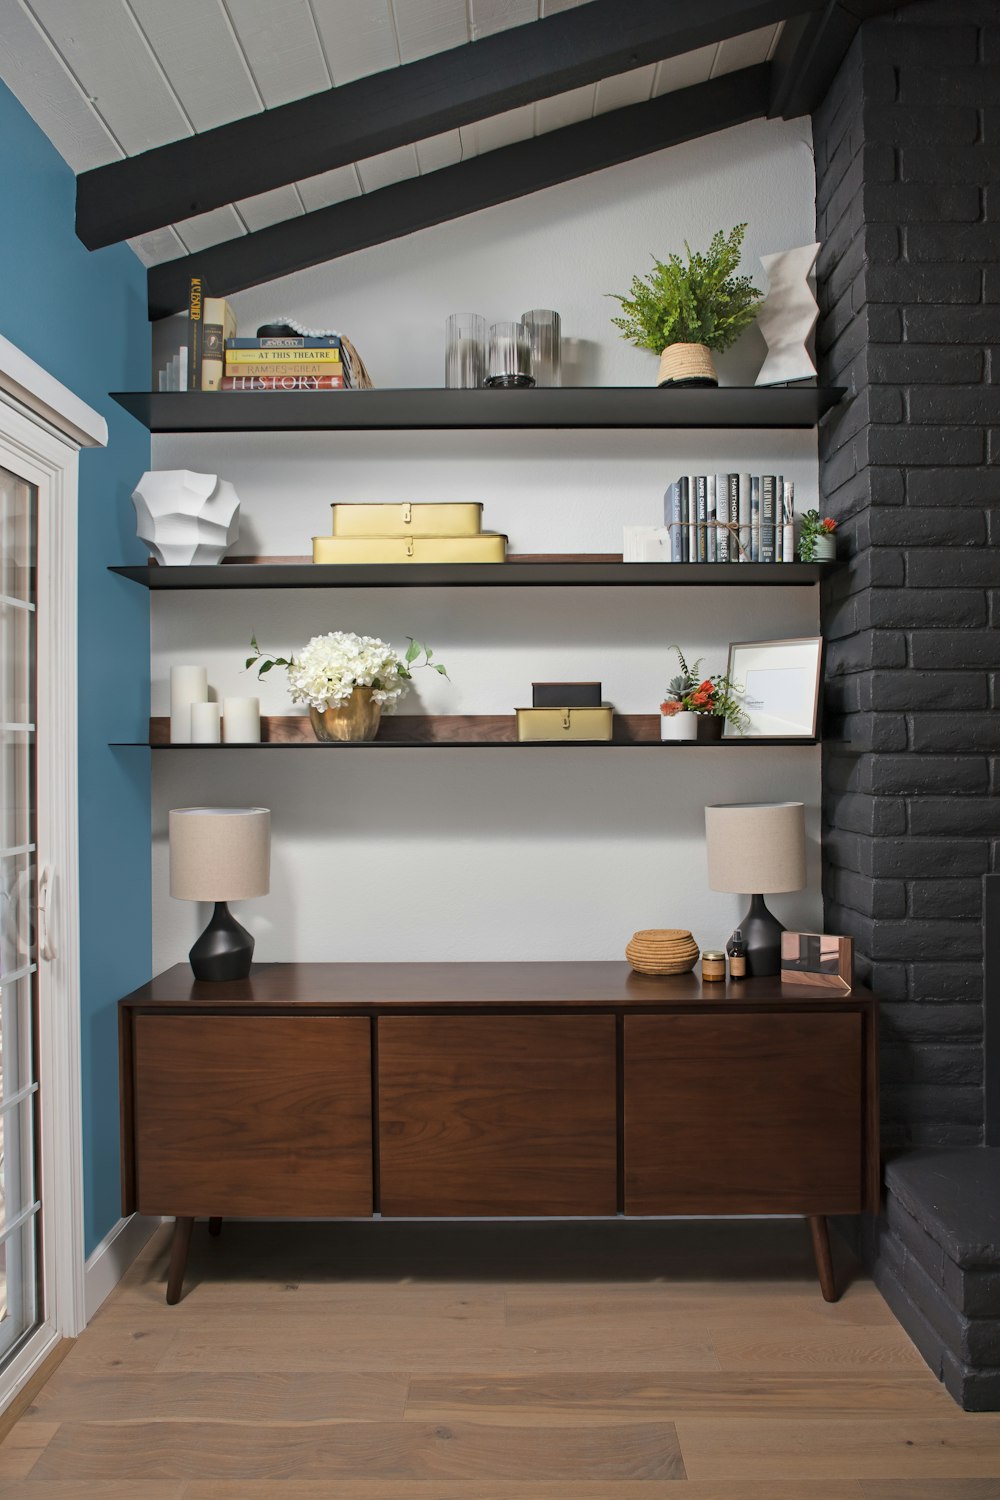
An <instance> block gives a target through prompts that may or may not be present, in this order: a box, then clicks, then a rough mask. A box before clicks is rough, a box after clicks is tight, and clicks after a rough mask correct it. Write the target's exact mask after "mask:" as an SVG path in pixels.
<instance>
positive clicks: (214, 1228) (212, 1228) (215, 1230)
mask: <svg viewBox="0 0 1000 1500" xmlns="http://www.w3.org/2000/svg"><path fill="white" fill-rule="evenodd" d="M208 1232H209V1234H210V1235H211V1236H212V1238H213V1240H214V1239H216V1238H217V1237H218V1236H219V1235H220V1234H221V1233H222V1219H221V1218H218V1219H209V1221H208Z"/></svg>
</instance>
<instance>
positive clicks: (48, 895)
mask: <svg viewBox="0 0 1000 1500" xmlns="http://www.w3.org/2000/svg"><path fill="white" fill-rule="evenodd" d="M51 900H52V866H51V865H44V866H43V867H42V873H41V875H40V876H39V877H38V952H39V954H40V956H41V957H42V958H43V959H44V960H45V962H46V963H51V962H52V960H53V959H54V958H55V956H56V950H55V948H54V947H53V946H52V939H51V937H50V935H49V903H50V902H51Z"/></svg>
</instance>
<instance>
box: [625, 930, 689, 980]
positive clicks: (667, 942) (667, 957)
mask: <svg viewBox="0 0 1000 1500" xmlns="http://www.w3.org/2000/svg"><path fill="white" fill-rule="evenodd" d="M625 957H626V958H627V959H628V961H629V963H630V964H631V966H632V968H633V969H635V970H636V971H637V972H638V973H639V974H687V973H690V971H691V970H692V969H693V968H694V966H695V964H696V963H697V961H698V944H697V943H696V942H695V940H694V938H693V937H692V936H691V934H690V932H688V931H686V929H683V928H677V927H653V928H648V927H647V928H644V929H643V930H642V931H641V932H636V933H633V935H632V940H631V942H630V943H629V944H628V946H627V947H626V949H625Z"/></svg>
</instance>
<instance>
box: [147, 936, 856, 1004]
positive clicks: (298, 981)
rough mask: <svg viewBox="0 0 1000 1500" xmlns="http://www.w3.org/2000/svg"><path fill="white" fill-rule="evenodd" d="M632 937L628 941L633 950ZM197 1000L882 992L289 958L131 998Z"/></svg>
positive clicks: (773, 982) (827, 999)
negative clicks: (239, 975)
mask: <svg viewBox="0 0 1000 1500" xmlns="http://www.w3.org/2000/svg"><path fill="white" fill-rule="evenodd" d="M624 943H625V936H623V938H622V946H623V949H624ZM178 1003H179V1004H180V1005H181V1006H182V1007H184V1008H188V1007H190V1005H191V1004H192V1003H195V1004H197V1005H201V1006H203V1007H205V1008H206V1009H210V1010H213V1011H215V1010H227V1009H229V1008H231V1007H237V1008H239V1007H246V1006H248V1005H249V1006H253V1007H257V1006H264V1005H267V1006H272V1007H275V1008H278V1007H281V1006H292V1007H299V1008H306V1007H311V1006H321V1005H323V1006H328V1007H329V1008H330V1009H334V1010H363V1011H373V1010H375V1011H378V1010H382V1009H396V1008H398V1009H401V1010H406V1011H410V1010H416V1009H418V1008H422V1007H427V1008H435V1009H439V1008H443V1009H459V1008H460V1009H462V1010H478V1009H481V1008H484V1007H490V1006H493V1007H502V1008H503V1009H505V1010H507V1009H511V1008H519V1007H526V1008H529V1009H537V1008H539V1007H555V1008H557V1009H559V1008H563V1009H572V1010H586V1009H589V1008H591V1007H594V1006H596V1007H598V1008H599V1009H601V1010H607V1009H609V1008H612V1007H620V1008H622V1009H623V1010H626V1009H627V1010H632V1009H640V1010H647V1009H651V1010H656V1009H674V1008H676V1007H680V1008H682V1009H683V1008H687V1009H690V1010H696V1011H699V1012H701V1011H704V1010H705V1009H706V1008H710V1009H713V1010H717V1009H734V1010H737V1011H754V1010H755V1009H761V1008H766V1009H770V1010H775V1009H778V1010H784V1009H790V1010H796V1011H799V1010H801V1011H815V1012H816V1013H817V1014H828V1013H836V1012H848V1013H850V1012H856V1011H858V1010H859V1009H866V1008H872V1007H874V1006H875V1004H876V997H875V996H874V995H873V994H872V992H871V990H868V989H865V987H864V986H863V985H855V986H854V988H853V989H852V990H851V991H850V993H849V994H848V995H846V996H832V995H831V996H827V995H823V994H822V993H819V992H817V991H815V990H808V989H804V988H803V987H802V986H801V985H790V984H781V983H780V982H779V981H778V979H777V978H772V979H744V980H737V981H736V982H735V983H725V984H702V980H701V976H700V975H699V974H676V975H650V974H635V973H633V972H632V970H631V969H630V968H629V966H628V964H627V963H625V962H624V959H623V960H622V961H620V962H617V963H615V962H599V963H589V962H580V961H575V962H567V963H563V962H561V961H560V962H558V963H556V962H548V963H405V964H401V963H390V964H379V963H353V964H350V963H348V964H344V963H339V964H338V963H312V964H308V963H290V964H289V963H283V964H278V963H275V964H254V966H253V969H252V970H251V972H250V977H249V978H248V979H234V980H230V981H228V982H226V983H221V984H210V983H207V982H200V981H198V980H197V979H195V977H194V975H193V974H192V972H191V965H190V964H186V963H182V964H174V965H173V967H172V968H169V969H165V970H164V971H163V973H162V974H157V975H156V977H155V978H153V979H151V980H150V981H149V982H148V984H143V985H140V987H139V988H138V989H137V990H133V991H132V993H131V994H130V995H127V996H126V997H125V999H124V1000H123V1001H122V1004H123V1005H125V1006H128V1007H133V1006H142V1007H147V1006H149V1007H153V1006H159V1005H177V1004H178Z"/></svg>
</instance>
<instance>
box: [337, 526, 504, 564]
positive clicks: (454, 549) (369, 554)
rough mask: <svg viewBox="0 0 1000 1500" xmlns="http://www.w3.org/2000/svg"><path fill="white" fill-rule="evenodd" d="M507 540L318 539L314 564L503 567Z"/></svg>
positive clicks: (485, 535) (497, 536)
mask: <svg viewBox="0 0 1000 1500" xmlns="http://www.w3.org/2000/svg"><path fill="white" fill-rule="evenodd" d="M506 556H507V538H506V537H505V536H504V535H503V534H502V533H501V532H499V531H483V532H480V534H479V535H478V536H315V537H313V562H314V563H460V562H472V563H502V562H503V561H504V559H505V558H506Z"/></svg>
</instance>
